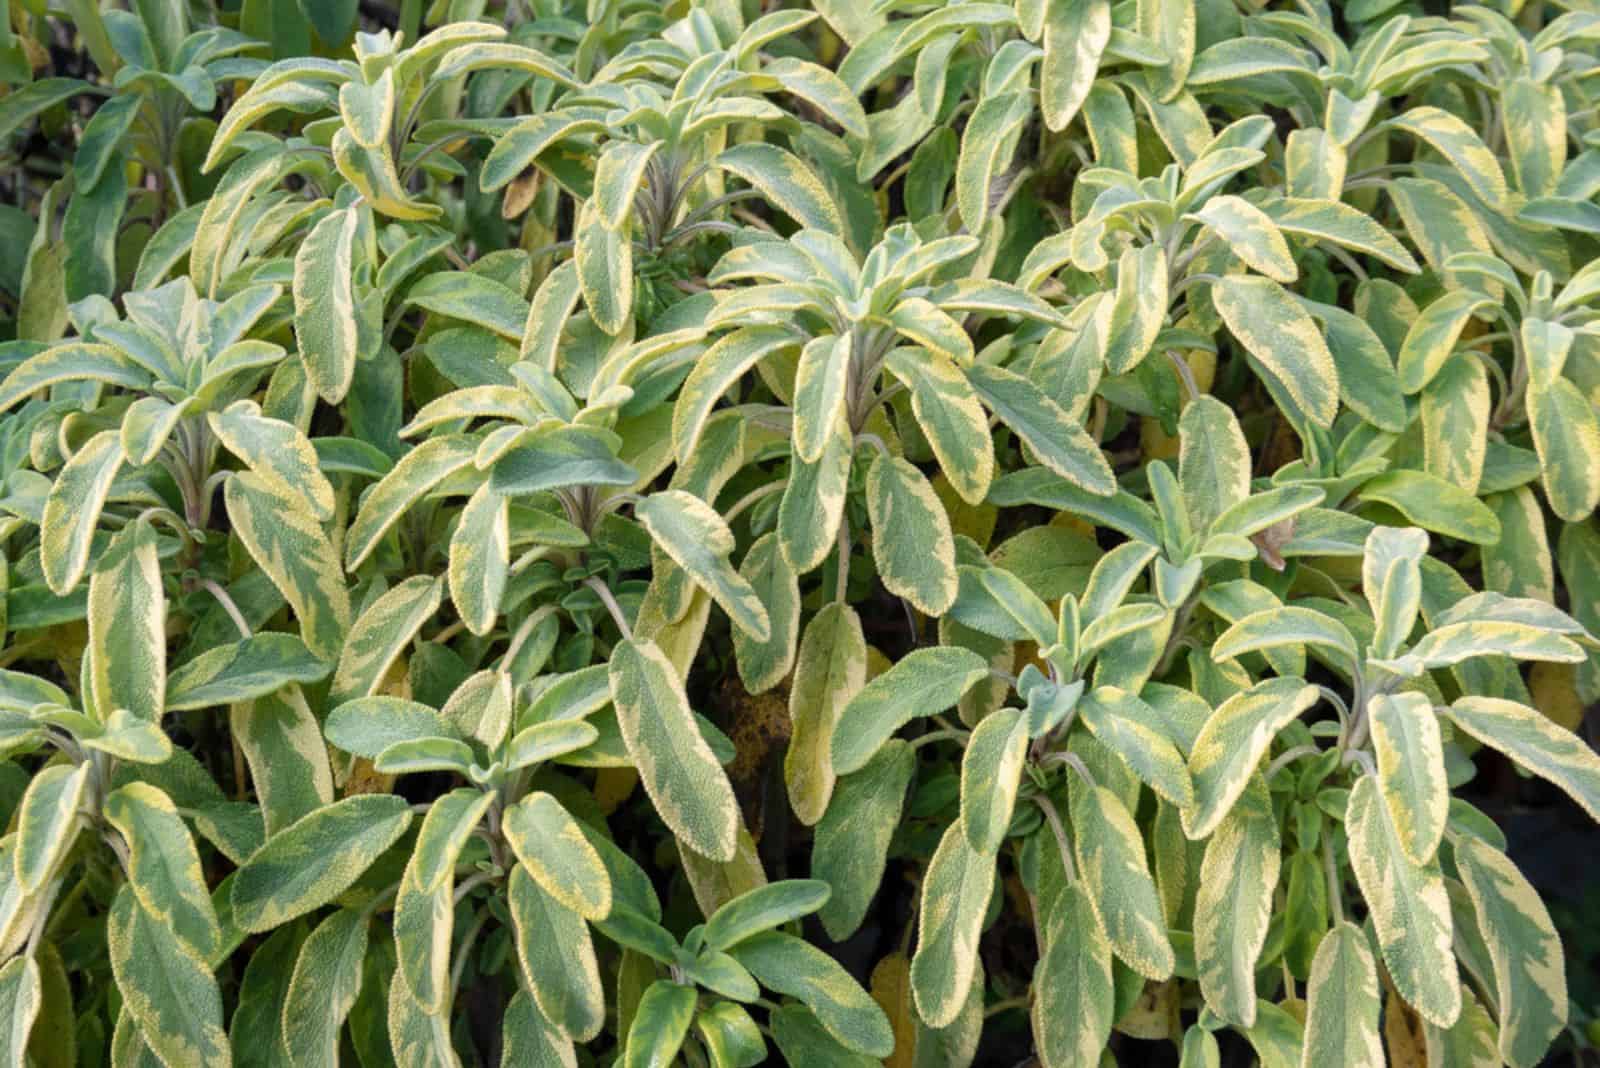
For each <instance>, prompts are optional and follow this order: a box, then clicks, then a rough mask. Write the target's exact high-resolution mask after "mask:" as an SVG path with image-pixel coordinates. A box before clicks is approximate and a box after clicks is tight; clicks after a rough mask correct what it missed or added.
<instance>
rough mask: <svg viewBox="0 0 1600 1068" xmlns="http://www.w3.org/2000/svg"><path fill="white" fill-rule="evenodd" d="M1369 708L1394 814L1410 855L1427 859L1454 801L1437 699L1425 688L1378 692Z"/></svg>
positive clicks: (1382, 781)
mask: <svg viewBox="0 0 1600 1068" xmlns="http://www.w3.org/2000/svg"><path fill="white" fill-rule="evenodd" d="M1367 714H1368V717H1369V723H1370V725H1371V728H1372V745H1373V750H1374V751H1375V752H1376V754H1377V757H1378V788H1379V789H1380V790H1381V791H1382V793H1383V800H1384V803H1385V804H1386V805H1388V807H1389V820H1390V822H1391V824H1392V825H1393V826H1394V829H1395V834H1396V835H1397V837H1398V838H1399V840H1400V846H1401V848H1402V849H1404V850H1405V854H1406V857H1407V858H1408V859H1410V860H1411V861H1412V862H1414V863H1417V864H1426V863H1428V861H1430V860H1432V859H1433V855H1434V853H1435V852H1436V851H1437V850H1438V848H1439V842H1440V840H1442V839H1443V837H1444V827H1445V820H1446V818H1447V817H1448V815H1449V801H1450V788H1449V784H1448V783H1447V782H1446V781H1445V758H1444V746H1443V742H1442V740H1441V739H1440V735H1439V721H1438V720H1437V719H1436V718H1435V717H1434V714H1433V702H1432V701H1430V700H1428V698H1427V697H1425V696H1423V695H1422V694H1419V693H1409V692H1408V693H1397V694H1393V695H1386V694H1378V695H1374V696H1373V697H1371V698H1369V699H1368V701H1367Z"/></svg>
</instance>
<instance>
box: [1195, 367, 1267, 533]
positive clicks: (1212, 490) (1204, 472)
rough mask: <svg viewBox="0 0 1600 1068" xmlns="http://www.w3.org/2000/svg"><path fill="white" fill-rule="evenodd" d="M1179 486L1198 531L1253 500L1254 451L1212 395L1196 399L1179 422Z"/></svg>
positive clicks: (1235, 420) (1206, 528)
mask: <svg viewBox="0 0 1600 1068" xmlns="http://www.w3.org/2000/svg"><path fill="white" fill-rule="evenodd" d="M1178 440H1179V442H1180V449H1179V453H1178V484H1179V485H1180V486H1181V487H1182V488H1183V501H1184V505H1185V507H1187V508H1188V511H1189V522H1190V524H1191V525H1192V526H1193V527H1194V529H1195V530H1197V531H1207V530H1210V529H1211V525H1212V523H1213V522H1215V520H1216V518H1217V517H1218V516H1220V515H1222V514H1223V513H1224V512H1226V511H1228V510H1229V509H1230V508H1232V507H1233V506H1234V505H1236V504H1239V503H1240V502H1241V501H1244V500H1245V499H1246V498H1248V497H1249V496H1250V472H1251V468H1252V466H1253V465H1252V461H1251V458H1250V446H1249V445H1248V444H1247V443H1246V442H1245V440H1244V431H1242V430H1241V429H1239V420H1238V419H1237V418H1235V417H1234V414H1233V412H1232V410H1230V409H1229V408H1228V406H1227V405H1226V404H1223V403H1222V402H1221V401H1219V400H1217V399H1216V398H1215V397H1213V396H1211V395H1210V394H1201V395H1200V396H1198V397H1194V398H1192V399H1191V400H1190V401H1189V403H1188V405H1186V406H1185V407H1184V409H1183V415H1182V416H1181V417H1180V418H1179V420H1178Z"/></svg>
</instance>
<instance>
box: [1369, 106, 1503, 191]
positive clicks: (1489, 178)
mask: <svg viewBox="0 0 1600 1068" xmlns="http://www.w3.org/2000/svg"><path fill="white" fill-rule="evenodd" d="M1385 125H1386V126H1388V127H1389V128H1390V129H1395V130H1403V131H1404V132H1406V133H1409V134H1411V135H1412V136H1413V137H1416V138H1417V139H1418V140H1420V141H1423V142H1425V143H1426V144H1427V145H1428V147H1430V148H1432V149H1433V150H1434V151H1435V152H1437V153H1439V154H1440V155H1441V156H1443V157H1444V158H1445V159H1447V160H1449V161H1450V163H1451V165H1452V166H1454V167H1455V169H1456V170H1457V171H1459V172H1460V173H1461V177H1463V178H1465V179H1466V180H1467V184H1468V185H1470V186H1471V187H1472V191H1473V192H1475V193H1477V194H1478V196H1480V197H1482V198H1483V200H1484V201H1485V202H1486V203H1487V204H1488V205H1489V207H1490V208H1493V209H1496V210H1499V209H1501V208H1503V207H1504V206H1505V203H1506V192H1507V191H1506V178H1505V174H1504V173H1502V172H1501V170H1500V163H1499V161H1497V160H1496V159H1495V156H1494V153H1493V152H1491V151H1489V146H1487V145H1485V144H1484V143H1483V139H1482V138H1480V137H1479V136H1478V135H1477V133H1476V132H1475V131H1474V130H1473V129H1472V127H1470V126H1468V125H1467V124H1466V123H1465V122H1464V121H1462V120H1461V119H1459V118H1457V117H1456V116H1455V115H1452V114H1450V113H1449V112H1448V111H1445V110H1443V109H1442V108H1436V107H1414V108H1411V109H1410V110H1409V111H1406V112H1405V113H1403V114H1401V115H1397V116H1396V117H1394V118H1392V119H1390V120H1389V121H1388V122H1387V123H1386V124H1385Z"/></svg>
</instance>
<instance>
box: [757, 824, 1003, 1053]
mask: <svg viewBox="0 0 1600 1068" xmlns="http://www.w3.org/2000/svg"><path fill="white" fill-rule="evenodd" d="M958 837H959V836H958ZM979 911H980V912H981V911H982V910H981V909H980V910H979ZM728 954H729V956H731V957H733V958H734V959H735V960H736V961H738V962H739V963H740V964H742V965H744V967H745V968H747V969H748V970H749V972H750V974H751V975H753V976H755V977H756V978H757V979H758V980H760V982H761V985H762V986H764V987H766V988H767V989H769V990H775V991H777V992H778V993H780V994H786V995H788V996H789V997H792V998H796V999H798V1000H800V1001H801V1002H803V1003H804V1004H805V1005H806V1006H807V1007H808V1008H809V1009H810V1010H811V1011H812V1012H813V1013H814V1014H816V1017H817V1020H818V1021H819V1022H820V1023H821V1024H822V1026H823V1027H824V1028H825V1029H826V1030H827V1032H828V1034H830V1035H832V1036H833V1037H834V1038H835V1039H836V1040H837V1041H838V1042H839V1043H840V1044H842V1045H843V1046H844V1047H845V1048H846V1049H850V1050H854V1051H855V1052H857V1053H863V1054H866V1055H867V1056H869V1057H887V1056H888V1055H889V1053H890V1051H892V1050H893V1049H894V1032H893V1031H891V1030H890V1028H889V1021H888V1019H887V1018H886V1017H885V1016H884V1014H883V1010H882V1009H880V1008H879V1007H878V1004H877V1002H875V1001H873V1000H872V996H871V995H870V994H868V993H867V992H866V991H865V990H863V989H861V986H860V984H858V983H857V982H856V981H855V980H854V979H852V978H851V977H850V973H849V972H847V971H845V970H844V968H843V967H841V966H840V965H839V963H838V962H837V961H835V960H834V959H833V958H832V957H830V956H828V955H827V954H826V953H824V952H822V950H820V949H817V948H816V947H815V946H813V945H811V944H810V943H809V942H805V941H803V940H802V939H799V938H796V937H795V936H794V935H791V934H785V933H784V932H782V931H764V932H762V933H761V934H758V935H753V936H751V937H749V938H746V939H744V940H742V941H741V942H739V943H738V944H737V945H735V946H733V947H732V948H730V949H729V950H728Z"/></svg>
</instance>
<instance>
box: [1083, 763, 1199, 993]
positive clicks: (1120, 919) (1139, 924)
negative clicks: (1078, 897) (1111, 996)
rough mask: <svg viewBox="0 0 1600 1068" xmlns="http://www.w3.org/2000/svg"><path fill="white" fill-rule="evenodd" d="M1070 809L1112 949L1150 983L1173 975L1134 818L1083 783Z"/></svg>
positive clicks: (1113, 798)
mask: <svg viewBox="0 0 1600 1068" xmlns="http://www.w3.org/2000/svg"><path fill="white" fill-rule="evenodd" d="M1071 811H1072V830H1073V840H1072V847H1073V853H1074V854H1075V855H1076V858H1077V862H1078V872H1079V874H1080V875H1081V877H1082V879H1083V882H1084V889H1085V891H1086V892H1087V894H1088V897H1089V903H1090V905H1091V906H1092V907H1093V909H1094V913H1095V915H1096V916H1098V917H1099V918H1100V927H1101V929H1102V930H1103V931H1105V935H1106V938H1107V940H1108V941H1110V943H1111V948H1112V949H1113V950H1114V951H1115V952H1116V954H1117V956H1118V957H1119V958H1121V959H1122V961H1123V962H1125V963H1126V964H1127V965H1128V966H1129V967H1131V968H1132V969H1133V970H1134V971H1136V972H1138V973H1139V974H1140V975H1143V976H1145V977H1146V978H1148V979H1154V980H1157V981H1158V982H1159V981H1161V980H1164V979H1167V978H1169V977H1171V975H1172V970H1173V968H1174V967H1175V966H1176V959H1175V957H1174V956H1173V952H1172V943H1171V941H1170V940H1169V939H1168V937H1167V930H1166V920H1165V916H1164V914H1163V912H1162V909H1161V899H1160V898H1159V897H1158V896H1157V895H1156V884H1155V881H1154V880H1153V879H1152V878H1151V877H1150V868H1149V865H1148V864H1147V862H1146V861H1145V855H1144V839H1143V837H1142V836H1141V835H1140V834H1139V827H1138V825H1137V824H1136V823H1134V821H1133V816H1132V814H1131V813H1129V812H1128V809H1127V807H1126V806H1125V805H1123V803H1122V802H1121V801H1120V800H1119V799H1118V798H1117V795H1116V794H1115V793H1113V792H1112V791H1110V790H1109V789H1107V788H1106V787H1104V786H1087V785H1084V784H1082V783H1074V784H1073V787H1072V809H1071Z"/></svg>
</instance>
